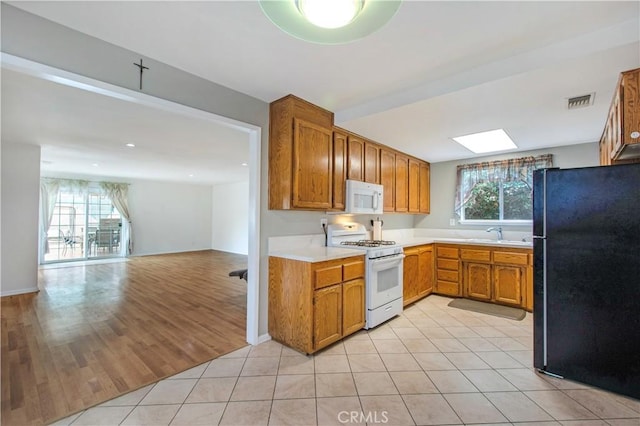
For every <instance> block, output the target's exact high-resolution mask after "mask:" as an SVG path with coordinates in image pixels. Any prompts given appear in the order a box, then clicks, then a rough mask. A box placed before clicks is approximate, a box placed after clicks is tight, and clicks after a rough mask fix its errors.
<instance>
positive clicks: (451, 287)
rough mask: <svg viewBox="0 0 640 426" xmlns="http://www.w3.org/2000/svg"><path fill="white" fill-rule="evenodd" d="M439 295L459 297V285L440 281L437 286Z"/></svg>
mask: <svg viewBox="0 0 640 426" xmlns="http://www.w3.org/2000/svg"><path fill="white" fill-rule="evenodd" d="M436 287H437V289H438V293H439V294H445V295H449V296H458V294H459V291H458V290H459V289H458V283H451V282H448V281H438V283H437V285H436Z"/></svg>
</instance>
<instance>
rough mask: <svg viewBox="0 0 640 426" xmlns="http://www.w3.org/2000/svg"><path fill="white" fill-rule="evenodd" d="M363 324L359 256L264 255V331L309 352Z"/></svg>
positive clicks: (276, 338) (362, 288)
mask: <svg viewBox="0 0 640 426" xmlns="http://www.w3.org/2000/svg"><path fill="white" fill-rule="evenodd" d="M364 325H365V285H364V256H352V257H348V258H343V259H335V260H328V261H322V262H304V261H300V260H293V259H286V258H281V257H274V256H271V257H269V334H270V335H271V337H272V338H273V339H274V340H276V341H278V342H280V343H282V344H284V345H287V346H289V347H291V348H294V349H297V350H299V351H301V352H304V353H307V354H310V353H313V352H316V351H318V350H319V349H322V348H324V347H326V346H328V345H330V344H331V343H334V342H336V341H338V340H340V339H342V338H343V337H345V336H347V335H349V334H352V333H355V332H356V331H358V330H360V329H362V328H363V327H364Z"/></svg>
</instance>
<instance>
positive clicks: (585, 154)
mask: <svg viewBox="0 0 640 426" xmlns="http://www.w3.org/2000/svg"><path fill="white" fill-rule="evenodd" d="M542 154H553V165H554V167H561V168H573V167H587V166H597V165H598V164H599V162H600V157H599V154H598V143H597V142H592V143H586V144H580V145H569V146H562V147H554V148H545V149H541V150H535V151H526V152H516V153H509V154H501V155H494V156H487V157H477V158H468V159H466V160H456V161H445V162H442V163H433V164H431V214H430V215H428V216H422V217H416V220H415V223H414V225H415V227H416V228H438V229H485V228H486V226H477V225H476V226H472V225H460V224H459V223H457V222H456V225H455V226H450V225H449V219H450V218H453V217H455V216H454V213H453V206H454V198H455V191H456V168H457V166H458V165H460V164H467V163H477V162H481V161H492V160H503V159H506V158H517V157H526V156H529V155H533V156H536V155H542ZM506 226H507V227H509V229H510V230H513V231H530V230H531V226H514V225H506Z"/></svg>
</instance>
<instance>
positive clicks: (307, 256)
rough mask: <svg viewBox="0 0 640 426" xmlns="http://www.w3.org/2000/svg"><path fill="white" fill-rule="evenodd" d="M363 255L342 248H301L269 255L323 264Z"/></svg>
mask: <svg viewBox="0 0 640 426" xmlns="http://www.w3.org/2000/svg"><path fill="white" fill-rule="evenodd" d="M362 255H364V250H359V249H348V248H340V247H301V248H293V249H289V250H287V249H284V250H277V251H273V252H270V253H269V256H274V257H283V258H285V259H292V260H301V261H303V262H323V261H325V260H332V259H342V258H345V257H350V256H362Z"/></svg>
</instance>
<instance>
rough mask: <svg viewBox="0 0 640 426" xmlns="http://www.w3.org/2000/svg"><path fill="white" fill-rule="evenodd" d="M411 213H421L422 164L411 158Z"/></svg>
mask: <svg viewBox="0 0 640 426" xmlns="http://www.w3.org/2000/svg"><path fill="white" fill-rule="evenodd" d="M408 210H409V213H418V212H420V162H419V161H418V160H416V159H414V158H409V208H408Z"/></svg>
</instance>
